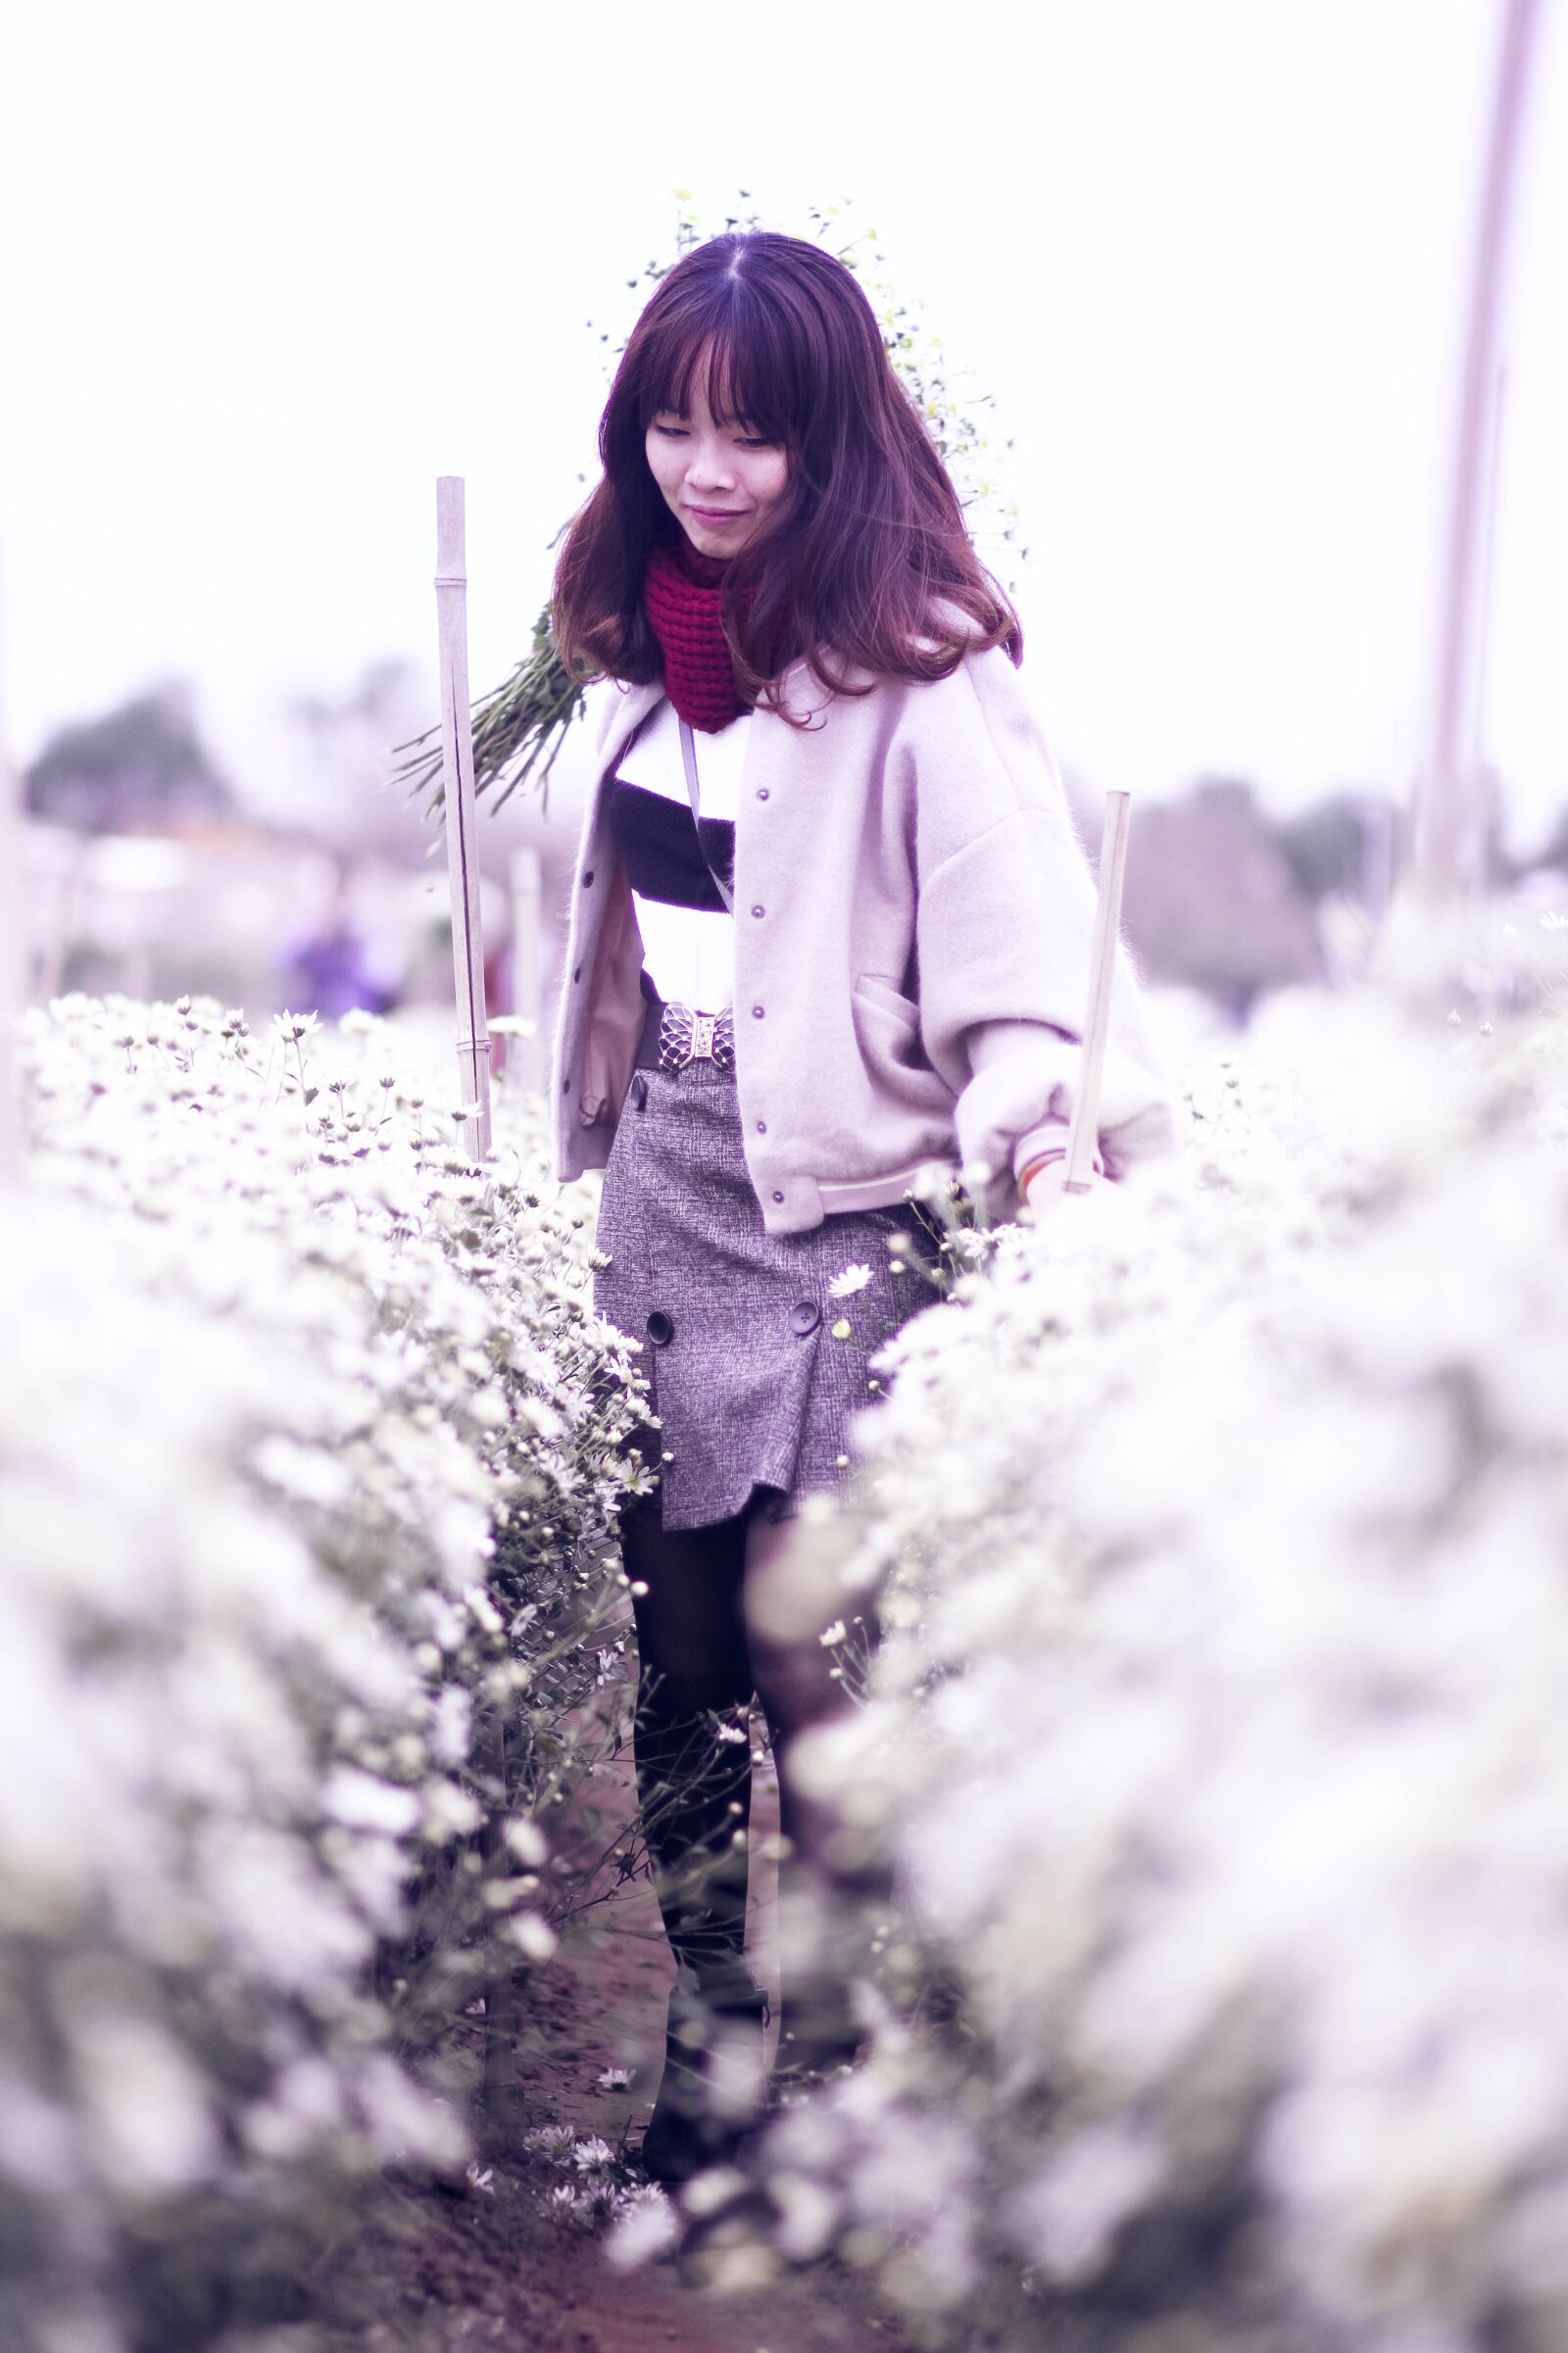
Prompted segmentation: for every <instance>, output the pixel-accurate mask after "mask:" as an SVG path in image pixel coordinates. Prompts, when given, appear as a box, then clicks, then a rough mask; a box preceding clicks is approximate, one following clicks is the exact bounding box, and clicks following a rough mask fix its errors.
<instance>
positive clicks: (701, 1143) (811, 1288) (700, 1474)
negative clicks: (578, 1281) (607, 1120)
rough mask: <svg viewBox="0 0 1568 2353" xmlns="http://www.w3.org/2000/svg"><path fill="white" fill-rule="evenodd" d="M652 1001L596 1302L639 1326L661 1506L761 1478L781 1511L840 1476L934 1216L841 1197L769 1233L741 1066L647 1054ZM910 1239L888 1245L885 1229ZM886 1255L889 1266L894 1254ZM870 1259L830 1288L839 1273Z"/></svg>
mask: <svg viewBox="0 0 1568 2353" xmlns="http://www.w3.org/2000/svg"><path fill="white" fill-rule="evenodd" d="M661 1012H662V1005H660V1004H659V1003H658V1002H657V1001H656V1002H653V1003H651V1004H650V1005H649V1008H648V1018H647V1022H646V1025H645V1028H644V1035H643V1044H642V1047H641V1048H640V1050H639V1054H638V1065H637V1068H636V1069H635V1070H634V1071H633V1073H632V1077H631V1081H630V1084H629V1085H628V1088H627V1091H626V1098H625V1102H624V1103H623V1104H622V1105H621V1111H620V1117H619V1121H618V1124H617V1126H616V1129H615V1134H614V1139H613V1143H612V1146H611V1151H610V1158H609V1161H608V1163H607V1165H606V1168H605V1172H604V1180H603V1187H602V1190H601V1194H600V1205H599V1225H598V1231H597V1234H596V1237H595V1239H596V1242H597V1245H598V1248H599V1249H600V1250H602V1251H604V1252H605V1253H606V1254H607V1255H608V1257H609V1260H610V1263H609V1265H608V1266H604V1267H596V1268H595V1269H594V1285H593V1299H594V1307H595V1310H596V1312H597V1313H598V1314H600V1315H602V1316H603V1317H604V1318H605V1319H606V1321H607V1322H609V1323H611V1324H613V1326H614V1327H615V1328H616V1330H617V1331H620V1332H624V1333H625V1334H626V1335H627V1336H628V1337H629V1338H631V1339H635V1340H638V1341H640V1342H641V1343H642V1344H643V1354H642V1357H641V1359H640V1361H639V1369H640V1370H641V1371H642V1372H643V1373H644V1374H645V1375H646V1377H647V1379H648V1382H649V1385H650V1395H649V1398H648V1412H649V1414H650V1415H651V1416H657V1421H653V1420H651V1421H649V1422H648V1423H645V1424H642V1425H639V1427H638V1429H637V1430H636V1431H635V1432H634V1433H633V1435H632V1438H631V1441H630V1442H629V1443H630V1445H631V1446H633V1447H634V1449H635V1451H636V1453H637V1454H638V1455H639V1456H640V1457H641V1458H642V1460H643V1461H644V1462H645V1463H647V1464H648V1465H649V1467H650V1468H651V1469H653V1470H654V1471H655V1472H656V1474H657V1475H658V1479H659V1505H660V1514H661V1520H662V1525H663V1526H664V1527H665V1528H667V1529H678V1528H701V1527H705V1526H708V1525H709V1524H711V1522H713V1521H716V1520H724V1519H729V1518H731V1517H732V1516H733V1515H734V1514H735V1513H737V1512H739V1511H742V1510H744V1509H745V1507H746V1504H747V1502H748V1500H749V1499H750V1496H751V1494H752V1490H753V1488H754V1487H761V1488H764V1489H767V1490H769V1491H771V1492H770V1493H769V1494H768V1495H767V1498H766V1501H765V1503H764V1505H763V1506H762V1508H763V1509H764V1510H765V1512H766V1514H767V1516H769V1517H770V1518H773V1519H783V1518H787V1517H790V1516H792V1515H793V1514H794V1513H795V1511H796V1510H797V1509H798V1507H799V1504H800V1500H801V1498H802V1496H803V1495H809V1494H812V1493H815V1492H817V1491H819V1490H839V1489H842V1488H843V1487H844V1486H845V1485H846V1484H847V1483H848V1481H849V1479H850V1477H851V1476H852V1473H853V1470H854V1467H855V1462H856V1452H855V1445H854V1432H853V1430H852V1428H851V1423H852V1419H853V1417H854V1416H855V1415H856V1414H858V1413H861V1412H864V1411H866V1410H868V1409H870V1408H871V1407H874V1406H875V1405H876V1403H877V1402H878V1400H879V1397H880V1396H881V1395H882V1394H885V1392H886V1390H887V1388H888V1387H889V1378H888V1376H887V1375H886V1374H877V1373H874V1372H873V1371H872V1370H871V1369H870V1359H871V1357H872V1356H873V1355H874V1354H875V1353H876V1351H877V1349H878V1348H881V1347H882V1346H883V1344H884V1343H885V1342H886V1341H887V1340H889V1339H890V1338H891V1337H892V1335H893V1334H894V1333H895V1332H896V1331H897V1330H898V1329H899V1327H900V1326H901V1325H902V1324H904V1323H906V1322H907V1320H908V1318H909V1317H910V1316H911V1315H914V1314H916V1313H917V1312H918V1311H919V1309H920V1308H922V1307H925V1306H929V1305H930V1304H931V1303H932V1301H933V1300H934V1299H935V1298H936V1297H937V1294H936V1291H935V1289H934V1287H933V1285H932V1283H931V1281H930V1279H929V1276H928V1274H926V1273H924V1272H922V1271H921V1270H922V1268H929V1267H930V1266H932V1265H933V1264H934V1263H935V1261H936V1259H937V1257H938V1255H939V1252H940V1230H939V1229H938V1228H937V1227H936V1226H934V1225H933V1224H932V1223H931V1221H930V1220H929V1218H928V1217H927V1216H926V1215H925V1214H924V1213H922V1212H921V1211H920V1210H919V1209H918V1208H917V1207H916V1205H915V1204H914V1203H913V1202H909V1203H907V1204H905V1205H902V1206H898V1207H889V1208H882V1209H859V1210H851V1211H838V1212H834V1213H831V1214H829V1215H828V1216H826V1217H824V1219H823V1220H822V1223H821V1224H820V1225H818V1226H813V1227H811V1228H810V1229H809V1231H808V1232H806V1233H804V1234H769V1233H768V1232H767V1230H766V1228H765V1227H764V1225H763V1223H762V1211H761V1206H760V1202H759V1201H758V1199H757V1195H756V1192H755V1190H754V1189H753V1185H752V1180H751V1177H750V1175H749V1174H748V1172H747V1167H746V1154H745V1149H744V1146H743V1143H742V1139H741V1119H740V1109H739V1102H738V1097H737V1092H736V1084H735V1073H734V1071H733V1070H726V1069H724V1068H723V1067H722V1066H721V1065H720V1064H719V1063H717V1062H715V1061H714V1060H712V1059H711V1056H709V1055H706V1054H705V1055H700V1056H698V1057H696V1058H695V1059H693V1060H691V1061H688V1062H686V1063H685V1064H684V1065H683V1066H682V1067H681V1068H679V1069H676V1070H667V1069H662V1068H661V1067H660V1066H659V1064H658V1060H657V1040H658V1030H659V1020H660V1015H661ZM895 1234H897V1235H904V1236H907V1237H908V1238H909V1246H908V1247H907V1248H901V1249H899V1250H897V1251H894V1250H890V1249H889V1239H890V1237H891V1236H893V1235H895ZM895 1264H898V1265H900V1269H901V1270H900V1271H899V1272H896V1273H895V1272H894V1271H893V1268H894V1266H895ZM859 1268H863V1269H865V1270H866V1273H867V1278H868V1279H867V1280H865V1281H864V1282H863V1283H861V1282H859V1280H858V1275H852V1276H851V1283H850V1286H849V1287H847V1288H845V1289H844V1290H843V1291H842V1292H840V1293H837V1294H835V1293H834V1292H833V1290H832V1289H831V1288H830V1286H831V1285H832V1284H833V1282H834V1280H835V1278H836V1277H838V1276H840V1275H845V1274H847V1273H849V1272H850V1270H852V1269H859Z"/></svg>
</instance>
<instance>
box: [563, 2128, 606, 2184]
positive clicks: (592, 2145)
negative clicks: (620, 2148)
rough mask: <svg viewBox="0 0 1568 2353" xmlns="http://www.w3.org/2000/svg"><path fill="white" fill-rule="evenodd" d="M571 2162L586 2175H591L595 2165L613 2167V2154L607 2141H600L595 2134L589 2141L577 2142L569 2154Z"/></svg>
mask: <svg viewBox="0 0 1568 2353" xmlns="http://www.w3.org/2000/svg"><path fill="white" fill-rule="evenodd" d="M571 2161H572V2163H573V2165H575V2166H577V2167H579V2168H580V2170H581V2171H582V2172H583V2173H585V2174H586V2173H591V2172H592V2171H593V2169H594V2167H595V2166H597V2165H613V2164H614V2162H615V2152H614V2150H613V2148H612V2147H611V2145H610V2143H609V2141H608V2140H601V2139H600V2138H599V2137H598V2135H597V2134H595V2135H593V2137H591V2138H590V2139H587V2140H579V2141H578V2143H577V2145H576V2147H575V2148H574V2149H573V2150H572V2152H571Z"/></svg>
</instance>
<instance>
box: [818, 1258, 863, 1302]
mask: <svg viewBox="0 0 1568 2353" xmlns="http://www.w3.org/2000/svg"><path fill="white" fill-rule="evenodd" d="M870 1280H871V1269H870V1268H869V1267H868V1266H847V1267H846V1268H845V1269H844V1272H843V1273H842V1274H838V1275H835V1276H834V1277H833V1279H832V1281H831V1282H830V1283H829V1284H828V1287H827V1296H828V1298H829V1299H848V1298H849V1297H850V1295H851V1293H852V1292H856V1291H863V1290H864V1289H865V1287H866V1285H867V1283H869V1281H870Z"/></svg>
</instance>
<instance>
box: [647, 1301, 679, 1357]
mask: <svg viewBox="0 0 1568 2353" xmlns="http://www.w3.org/2000/svg"><path fill="white" fill-rule="evenodd" d="M648 1337H649V1339H650V1340H651V1341H652V1342H653V1344H654V1346H655V1348H667V1347H668V1346H669V1344H670V1342H671V1341H672V1340H673V1339H674V1337H675V1320H674V1317H673V1316H669V1315H666V1314H665V1313H664V1310H663V1308H662V1307H656V1308H655V1309H654V1311H653V1313H652V1315H650V1317H649V1318H648Z"/></svg>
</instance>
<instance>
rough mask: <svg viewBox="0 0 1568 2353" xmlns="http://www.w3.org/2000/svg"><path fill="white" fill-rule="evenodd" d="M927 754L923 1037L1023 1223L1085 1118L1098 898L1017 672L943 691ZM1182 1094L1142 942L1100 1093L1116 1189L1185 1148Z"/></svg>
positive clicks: (1006, 669)
mask: <svg viewBox="0 0 1568 2353" xmlns="http://www.w3.org/2000/svg"><path fill="white" fill-rule="evenodd" d="M941 691H942V693H943V697H944V708H943V710H942V711H941V713H940V719H939V724H938V725H936V726H935V727H934V728H932V729H930V730H928V731H927V741H926V742H925V743H923V744H922V746H921V748H920V751H919V752H918V754H917V763H918V777H917V794H918V811H919V813H918V817H917V838H918V839H919V841H920V842H921V844H922V845H923V846H924V847H925V848H926V850H927V852H928V857H927V859H926V860H925V861H922V860H921V859H919V858H917V868H918V867H919V865H920V864H921V863H922V862H924V863H925V866H926V870H924V871H922V872H919V873H918V891H917V901H916V916H915V928H916V946H917V955H918V961H919V975H920V1016H921V1033H922V1037H923V1040H924V1043H925V1050H926V1053H927V1054H928V1056H929V1057H930V1059H931V1061H932V1062H933V1064H934V1065H935V1066H936V1067H937V1068H938V1069H939V1070H944V1071H945V1072H946V1073H947V1074H948V1075H949V1077H950V1080H951V1083H952V1084H953V1085H954V1087H955V1088H956V1093H957V1101H956V1105H955V1109H954V1125H955V1128H956V1139H957V1146H958V1152H959V1157H960V1160H961V1161H962V1163H963V1168H964V1177H965V1182H966V1183H967V1184H968V1185H969V1187H970V1190H971V1192H972V1193H973V1195H974V1197H975V1200H976V1204H977V1206H978V1207H979V1208H980V1210H981V1213H982V1214H983V1215H985V1216H988V1217H999V1216H1003V1217H1005V1216H1012V1215H1015V1214H1016V1212H1017V1209H1018V1207H1019V1205H1020V1204H1019V1198H1018V1192H1017V1186H1016V1183H1015V1181H1014V1168H1015V1164H1016V1159H1017V1158H1021V1156H1022V1151H1023V1148H1025V1147H1037V1146H1038V1144H1039V1143H1040V1142H1043V1141H1045V1140H1046V1139H1045V1138H1044V1137H1039V1136H1037V1135H1036V1134H1035V1131H1036V1130H1039V1129H1042V1128H1050V1127H1053V1126H1055V1127H1059V1130H1060V1139H1061V1141H1062V1142H1063V1143H1064V1142H1065V1141H1066V1132H1067V1123H1068V1122H1069V1120H1070V1119H1071V1117H1072V1112H1073V1106H1074V1104H1075V1103H1076V1101H1077V1089H1078V1085H1079V1080H1080V1071H1081V1063H1082V1053H1083V1021H1084V1015H1085V1011H1086V1007H1087V1000H1088V994H1089V959H1090V951H1091V948H1092V945H1093V939H1094V925H1095V910H1096V896H1097V893H1096V884H1095V878H1094V874H1093V871H1092V869H1091V866H1090V863H1089V859H1088V857H1087V856H1086V854H1085V851H1084V848H1083V845H1082V843H1081V842H1080V840H1079V838H1078V834H1077V830H1076V828H1075V826H1074V824H1073V819H1072V812H1071V809H1069V807H1068V804H1067V798H1066V795H1065V793H1064V791H1063V789H1062V785H1061V780H1060V777H1059V775H1058V774H1057V770H1056V765H1055V761H1054V759H1053V757H1052V754H1051V752H1050V749H1049V747H1048V745H1047V743H1046V740H1045V737H1044V736H1043V734H1042V733H1041V730H1040V728H1039V725H1038V723H1037V722H1036V720H1035V717H1034V714H1033V711H1032V710H1031V709H1030V706H1029V703H1028V700H1027V698H1026V697H1025V695H1024V692H1023V689H1022V686H1021V684H1020V682H1019V680H1018V677H1017V674H1016V672H1015V671H1014V669H1013V667H1012V664H1011V662H1010V661H1009V660H1008V657H1007V655H1006V654H1005V652H1004V651H1003V650H1002V649H1001V648H996V649H994V650H993V651H991V652H989V653H986V654H979V655H970V656H968V657H967V658H966V659H965V661H964V662H962V663H961V664H960V666H959V668H958V670H957V671H956V673H955V675H954V677H953V678H952V679H951V680H947V681H944V682H942V689H941ZM1175 1138H1176V1118H1175V1103H1174V1101H1173V1095H1172V1088H1171V1083H1170V1076H1169V1073H1168V1071H1167V1070H1166V1068H1165V1066H1164V1063H1163V1059H1162V1057H1161V1054H1160V1053H1159V1051H1158V1049H1157V1047H1156V1046H1155V1043H1154V1040H1153V1038H1152V1034H1151V1030H1150V1025H1149V1020H1148V1011H1147V1006H1146V1004H1145V1000H1144V995H1143V988H1142V983H1141V980H1140V976H1139V973H1138V970H1137V967H1136V965H1135V963H1134V960H1133V956H1132V954H1131V951H1130V949H1129V948H1128V946H1127V943H1126V941H1125V939H1118V941H1117V944H1116V950H1115V965H1114V979H1113V983H1112V990H1111V1011H1110V1029H1109V1034H1108V1036H1107V1039H1106V1045H1105V1060H1104V1066H1103V1072H1102V1078H1101V1098H1100V1132H1099V1137H1098V1140H1097V1141H1098V1150H1099V1155H1100V1161H1101V1165H1102V1166H1103V1170H1104V1173H1105V1174H1106V1176H1108V1177H1109V1178H1111V1179H1112V1180H1117V1179H1120V1178H1121V1177H1123V1176H1124V1175H1125V1174H1126V1173H1127V1171H1128V1169H1129V1168H1131V1167H1132V1166H1134V1165H1135V1164H1136V1163H1137V1162H1139V1161H1142V1160H1145V1159H1149V1158H1152V1157H1153V1156H1155V1155H1156V1154H1159V1153H1162V1152H1170V1151H1172V1150H1173V1149H1174V1147H1175Z"/></svg>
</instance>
